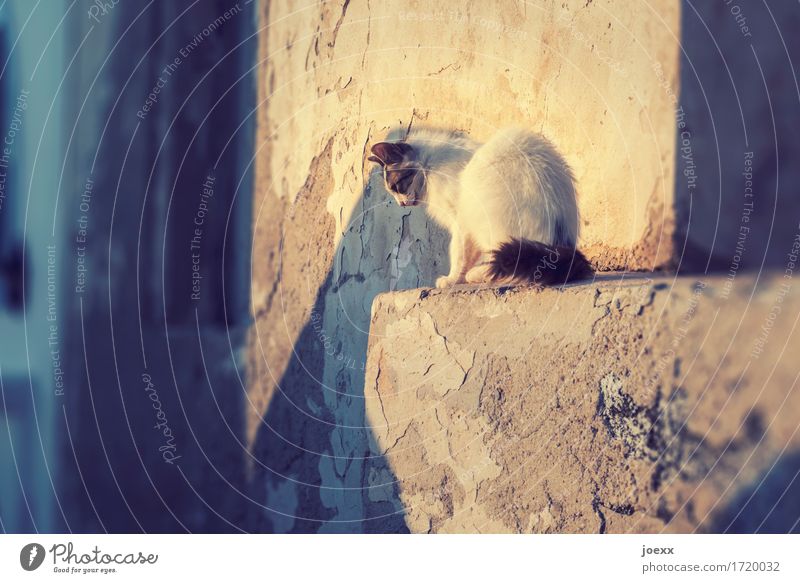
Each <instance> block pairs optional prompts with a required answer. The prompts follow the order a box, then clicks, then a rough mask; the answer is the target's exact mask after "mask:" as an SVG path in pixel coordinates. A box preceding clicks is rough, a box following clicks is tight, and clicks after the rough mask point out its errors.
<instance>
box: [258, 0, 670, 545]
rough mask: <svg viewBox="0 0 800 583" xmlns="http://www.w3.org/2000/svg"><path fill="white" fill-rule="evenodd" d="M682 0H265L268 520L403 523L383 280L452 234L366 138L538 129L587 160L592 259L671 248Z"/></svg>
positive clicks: (263, 340)
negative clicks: (388, 410) (389, 440)
mask: <svg viewBox="0 0 800 583" xmlns="http://www.w3.org/2000/svg"><path fill="white" fill-rule="evenodd" d="M678 8H679V7H678V5H677V4H676V3H674V2H670V1H668V0H659V1H657V2H649V3H648V4H647V5H646V6H642V7H641V8H637V9H635V10H631V9H630V5H629V3H627V2H622V1H621V0H620V1H613V2H603V3H599V2H594V3H591V2H589V3H587V2H584V1H577V0H570V1H567V2H550V1H548V2H544V3H534V4H531V3H519V2H511V1H508V2H500V3H479V2H466V1H456V2H448V3H446V4H444V5H438V6H435V7H433V5H428V4H424V3H414V2H400V1H387V2H369V1H367V0H352V1H350V0H345V1H344V2H320V3H316V4H311V5H308V4H298V3H295V2H288V3H282V2H281V3H279V2H269V3H267V2H265V3H263V4H262V6H261V23H262V26H263V27H264V28H263V29H262V32H261V37H260V39H261V48H260V60H261V71H260V83H259V91H260V96H259V103H260V107H259V110H258V126H259V129H258V141H257V147H256V172H257V176H256V193H255V204H254V209H253V214H254V220H253V229H254V242H253V263H252V311H253V314H254V316H255V326H254V328H253V330H252V333H251V340H250V344H251V350H250V355H251V358H250V367H249V369H250V378H249V391H248V398H249V401H250V403H249V407H248V423H247V435H248V441H249V443H250V444H251V451H252V452H253V457H254V461H253V463H252V468H251V476H250V478H251V484H252V486H253V493H252V496H253V497H254V499H255V500H258V501H264V504H265V506H266V507H267V510H266V511H265V512H264V513H263V517H261V518H260V519H259V520H261V522H260V523H259V525H258V528H260V529H266V530H280V531H283V530H288V531H309V530H311V531H317V530H323V531H327V530H350V531H352V530H371V529H375V530H395V529H403V528H404V525H403V521H402V520H401V518H402V506H401V504H400V502H399V499H398V497H397V493H396V491H395V490H396V489H395V488H394V486H393V482H394V479H393V477H392V474H391V471H390V469H389V468H388V466H387V465H386V461H385V460H384V459H382V457H381V456H374V455H373V454H372V453H371V450H370V448H369V442H370V441H371V440H372V436H371V433H372V430H371V429H370V428H369V425H368V424H367V423H366V420H365V406H364V403H365V399H364V369H365V366H366V353H367V340H368V337H369V327H370V321H369V315H370V309H371V304H372V299H373V298H374V297H375V296H376V295H377V294H378V293H380V292H384V291H387V290H395V289H397V290H399V289H406V288H417V287H422V286H428V285H430V284H431V283H432V282H433V281H434V279H435V276H437V275H440V274H443V273H446V271H447V268H448V265H447V259H446V255H445V253H444V250H445V244H446V239H447V238H446V236H445V235H444V234H443V233H442V232H441V230H440V229H438V228H437V227H436V226H435V225H433V224H432V223H431V222H430V221H429V220H427V219H426V217H425V216H424V214H423V213H422V212H420V210H419V209H416V210H414V211H410V212H409V210H407V209H400V208H399V207H397V206H396V205H394V204H390V202H389V198H388V196H387V194H386V192H385V191H384V190H383V188H382V186H381V183H380V179H379V176H377V175H376V174H375V173H374V172H373V171H372V168H371V165H370V164H369V163H368V162H367V161H366V154H367V152H368V148H369V145H370V143H371V142H373V141H376V140H379V139H383V138H385V137H387V136H393V137H397V136H401V135H402V133H403V131H405V130H406V129H407V128H408V127H409V126H412V125H413V126H423V125H426V126H431V127H444V128H455V129H460V130H464V131H467V132H469V133H470V134H472V135H473V136H474V137H476V138H478V139H486V138H488V137H489V136H491V135H492V133H493V132H494V131H496V130H497V129H498V128H500V127H503V126H506V125H510V124H520V125H524V126H527V127H531V128H533V129H536V130H540V131H542V132H543V133H545V134H546V135H548V136H549V137H550V138H551V139H552V140H554V141H555V143H556V144H557V145H558V146H559V147H560V148H561V150H562V151H563V153H564V155H565V156H566V158H567V160H568V161H569V162H570V164H571V165H572V166H573V168H574V170H575V173H576V176H577V179H578V186H579V191H580V205H581V213H582V228H583V236H582V240H581V244H582V246H583V247H584V248H585V249H586V251H587V253H588V254H589V256H590V257H591V258H592V259H593V261H594V262H595V263H596V265H597V266H598V267H600V268H604V269H611V268H620V267H623V266H626V267H634V268H642V269H652V268H654V267H659V266H662V265H665V264H667V263H669V262H670V261H671V259H672V257H673V251H672V242H673V230H674V222H673V220H672V214H673V199H672V194H673V181H674V166H673V162H674V158H675V123H674V113H673V106H674V97H675V95H676V94H677V82H678V68H677V67H678V44H677V37H678V34H679V30H678V27H679V10H678ZM367 485H370V486H372V487H367Z"/></svg>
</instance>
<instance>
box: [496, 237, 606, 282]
mask: <svg viewBox="0 0 800 583" xmlns="http://www.w3.org/2000/svg"><path fill="white" fill-rule="evenodd" d="M488 273H489V277H490V278H491V280H492V281H494V282H496V283H515V284H524V283H534V284H539V285H547V286H551V285H561V284H564V283H567V282H570V281H573V280H575V279H583V278H588V277H591V276H592V274H593V273H594V271H593V270H592V267H591V265H590V264H589V262H588V261H587V260H586V257H584V255H583V253H581V252H580V251H578V250H577V249H573V248H572V247H562V246H560V245H545V244H544V243H540V242H538V241H530V240H528V239H511V241H508V242H506V243H503V244H502V245H500V247H499V248H498V249H496V250H494V251H493V252H492V258H491V261H490V263H489V270H488Z"/></svg>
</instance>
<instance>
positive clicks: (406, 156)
mask: <svg viewBox="0 0 800 583" xmlns="http://www.w3.org/2000/svg"><path fill="white" fill-rule="evenodd" d="M371 151H372V156H370V157H369V158H368V160H370V161H371V162H375V163H377V164H380V165H381V168H382V169H383V182H384V184H385V185H386V190H388V191H389V193H390V194H391V195H392V196H393V197H394V199H395V201H397V204H399V205H400V206H416V205H418V204H419V203H420V202H422V200H423V199H424V198H425V172H424V170H423V167H422V165H421V164H420V163H419V161H418V160H417V156H416V152H415V151H414V148H412V147H411V146H409V145H408V144H406V143H405V142H380V143H378V144H375V145H374V146H372V148H371Z"/></svg>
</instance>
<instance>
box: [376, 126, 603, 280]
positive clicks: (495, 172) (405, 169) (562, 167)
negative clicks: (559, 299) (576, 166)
mask: <svg viewBox="0 0 800 583" xmlns="http://www.w3.org/2000/svg"><path fill="white" fill-rule="evenodd" d="M369 160H371V161H373V162H377V163H378V164H380V165H381V166H382V168H383V176H384V183H385V185H386V188H387V189H388V190H389V192H390V193H391V194H392V196H393V197H394V199H395V200H396V201H397V203H398V204H399V205H400V206H416V205H418V204H420V203H425V205H426V207H427V210H428V213H429V214H430V215H431V217H432V218H433V219H434V220H435V221H436V222H437V223H439V224H440V225H442V226H443V227H444V228H445V229H447V230H448V231H449V232H450V234H451V241H450V273H449V274H448V275H446V276H442V277H440V278H438V279H437V280H436V287H439V288H441V287H447V286H451V285H454V284H457V283H463V282H465V281H466V282H469V283H484V282H487V283H488V282H496V283H537V284H540V285H555V284H558V283H566V282H568V281H571V280H573V279H578V278H583V277H588V276H590V275H591V274H592V270H591V268H590V266H589V263H588V261H587V260H586V258H585V257H584V256H583V254H582V253H580V252H579V251H577V250H576V249H575V245H576V243H577V240H578V204H577V198H576V194H575V185H574V179H573V176H572V171H571V170H570V168H569V166H568V165H567V163H566V161H565V160H564V158H563V157H562V156H561V155H560V154H559V153H558V151H557V150H556V149H555V147H554V146H553V144H551V143H550V142H549V141H548V140H547V139H546V138H544V137H543V136H541V135H539V134H536V133H533V132H531V131H528V130H525V129H519V128H509V129H506V130H503V131H501V132H498V133H497V134H495V135H494V136H493V137H492V138H491V139H490V140H489V141H488V142H486V143H485V144H483V145H481V144H478V143H476V142H474V141H472V140H471V139H469V138H467V137H465V136H462V135H460V134H457V133H454V132H446V131H434V130H426V129H421V130H412V131H411V132H410V133H409V135H408V136H407V137H406V138H405V139H404V140H403V141H400V142H380V143H378V144H375V145H374V146H372V156H370V157H369Z"/></svg>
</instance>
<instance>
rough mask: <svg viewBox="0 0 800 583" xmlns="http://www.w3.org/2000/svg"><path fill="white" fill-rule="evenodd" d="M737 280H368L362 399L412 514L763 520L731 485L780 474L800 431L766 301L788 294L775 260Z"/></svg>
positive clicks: (465, 524)
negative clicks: (490, 283)
mask: <svg viewBox="0 0 800 583" xmlns="http://www.w3.org/2000/svg"><path fill="white" fill-rule="evenodd" d="M736 283H737V285H736V286H735V287H734V289H733V291H732V292H730V293H729V294H728V293H727V292H725V291H724V280H723V279H722V278H711V279H707V280H703V281H699V282H698V281H695V280H692V279H689V278H681V279H678V280H669V279H655V280H650V279H639V280H636V279H634V280H614V279H613V278H610V277H609V278H608V279H606V280H605V281H599V282H598V283H597V284H596V285H579V286H573V287H569V288H566V289H564V290H563V291H559V290H554V289H547V290H544V291H537V290H532V289H521V288H517V289H508V288H496V289H484V290H475V289H469V288H462V289H460V290H459V291H457V292H455V293H447V292H442V291H431V290H422V291H420V290H411V291H405V292H400V293H393V294H384V295H381V296H378V298H377V299H376V301H375V304H374V308H373V317H372V333H373V336H372V341H371V343H370V348H369V361H368V365H367V379H366V391H365V392H366V396H367V414H368V419H369V420H370V422H371V424H372V426H373V427H374V431H375V434H376V441H377V443H376V445H375V451H376V452H377V453H380V454H382V455H384V456H386V458H387V459H388V461H389V463H390V466H391V467H392V468H393V470H394V472H395V474H396V476H397V477H398V479H399V482H400V498H401V500H402V503H403V506H404V508H405V511H406V521H407V524H408V527H409V528H410V529H411V531H413V532H590V533H591V532H629V531H634V532H660V531H662V530H665V531H667V532H690V531H694V530H697V531H701V532H702V531H715V530H724V529H725V528H726V527H728V528H734V529H736V528H742V529H744V530H747V529H748V528H756V527H757V526H759V522H760V516H759V518H758V519H756V518H755V517H754V515H755V514H756V513H757V511H756V510H755V506H756V504H755V503H753V504H751V505H749V506H748V505H747V504H745V503H734V504H731V501H732V500H735V499H736V497H737V495H740V494H741V492H742V491H744V490H746V488H747V487H749V486H752V485H753V484H756V485H760V483H759V479H761V478H762V477H763V478H764V480H765V481H767V482H768V481H769V478H773V479H784V478H785V476H780V471H781V470H780V467H781V466H780V464H779V463H778V462H779V461H780V460H782V459H784V460H785V459H786V458H783V457H782V456H784V455H785V454H787V453H789V454H791V453H792V452H796V451H797V448H798V446H800V435H798V432H797V420H796V419H797V418H796V414H795V412H796V411H797V410H798V407H800V391H798V390H797V386H796V382H797V375H798V371H799V370H800V369H798V366H797V363H796V362H795V360H794V357H793V355H794V354H796V353H797V351H798V349H800V335H798V333H797V332H796V330H795V325H794V324H795V322H792V321H791V320H792V319H791V318H776V317H774V315H775V314H779V313H781V312H783V313H787V314H792V313H797V312H798V310H799V309H800V295H798V293H797V292H796V291H793V290H792V289H791V287H792V286H791V281H790V280H789V281H787V280H786V279H784V278H782V277H781V278H778V277H773V278H766V280H765V281H762V282H761V283H760V284H759V286H758V288H754V283H755V282H754V280H753V279H752V278H739V279H737V282H736ZM754 289H755V291H753V290H754ZM412 337H413V338H414V339H415V341H414V342H408V339H409V338H412ZM776 468H777V469H776ZM792 468H793V469H791V471H790V473H789V478H791V473H792V472H794V466H792ZM761 483H762V484H763V483H764V482H761ZM784 485H785V483H784ZM765 491H766V490H765ZM792 492H794V493H792ZM781 494H783V495H784V496H781ZM795 495H796V490H793V491H789V490H784V489H783V488H780V489H776V491H775V492H774V493H772V494H769V496H768V497H771V498H770V500H769V505H770V506H771V505H772V504H773V503H775V504H776V506H778V502H780V500H779V497H781V499H783V498H785V499H786V500H790V499H792V498H793V497H794V496H795ZM756 498H757V497H756ZM745 501H746V502H750V501H749V500H747V497H746V496H745ZM784 504H787V502H784ZM788 504H792V503H791V502H788ZM731 507H732V508H733V510H734V512H732V513H730V512H729V508H731ZM767 510H769V508H767ZM739 511H741V512H742V514H740V515H737V512H739ZM782 512H784V510H782V509H780V508H778V509H777V510H776V511H775V513H776V516H779V515H780V514H781V513H782ZM794 512H796V513H797V514H794V515H788V516H786V517H784V519H785V518H788V520H789V523H791V522H792V521H793V520H794V519H796V518H800V508H795V510H794ZM776 516H772V518H773V519H775V518H776ZM737 521H738V522H737ZM748 521H750V522H748ZM751 523H752V524H751ZM769 524H770V523H769V522H767V526H764V525H763V524H762V525H761V530H762V531H763V530H766V531H769V530H770V528H774V527H770V526H769ZM796 526H797V524H796V523H795V528H796Z"/></svg>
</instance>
